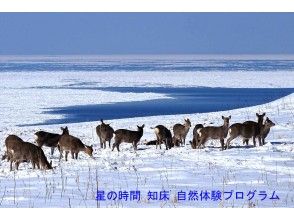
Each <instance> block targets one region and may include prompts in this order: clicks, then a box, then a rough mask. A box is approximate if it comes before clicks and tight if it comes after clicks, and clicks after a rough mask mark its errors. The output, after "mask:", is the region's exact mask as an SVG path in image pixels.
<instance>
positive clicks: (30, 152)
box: [5, 135, 52, 171]
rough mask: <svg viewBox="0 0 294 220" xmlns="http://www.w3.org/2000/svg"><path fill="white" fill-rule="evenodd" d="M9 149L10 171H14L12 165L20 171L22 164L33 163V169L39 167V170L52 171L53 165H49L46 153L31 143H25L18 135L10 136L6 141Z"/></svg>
mask: <svg viewBox="0 0 294 220" xmlns="http://www.w3.org/2000/svg"><path fill="white" fill-rule="evenodd" d="M5 145H6V148H7V158H8V160H9V161H10V171H12V163H13V162H14V163H15V168H16V170H18V167H19V165H20V163H23V162H31V163H32V165H33V169H35V166H36V165H37V167H38V169H46V170H47V169H52V163H49V162H48V160H47V158H46V156H45V154H44V151H43V150H42V149H41V148H40V147H38V146H36V145H34V144H32V143H29V142H24V141H23V140H22V139H21V138H19V137H17V136H16V135H9V136H8V137H7V138H6V140H5Z"/></svg>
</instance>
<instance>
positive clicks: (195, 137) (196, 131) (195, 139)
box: [190, 124, 204, 149]
mask: <svg viewBox="0 0 294 220" xmlns="http://www.w3.org/2000/svg"><path fill="white" fill-rule="evenodd" d="M202 128H204V126H203V124H197V125H195V127H194V129H193V139H192V141H190V144H191V146H192V148H193V149H196V148H197V145H198V142H199V132H200V130H201V129H202Z"/></svg>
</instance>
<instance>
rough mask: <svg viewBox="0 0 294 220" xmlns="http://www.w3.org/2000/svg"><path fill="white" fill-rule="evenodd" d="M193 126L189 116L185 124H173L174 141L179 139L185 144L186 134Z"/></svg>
mask: <svg viewBox="0 0 294 220" xmlns="http://www.w3.org/2000/svg"><path fill="white" fill-rule="evenodd" d="M190 127H191V122H190V120H189V119H188V118H186V119H185V123H184V124H175V125H174V126H173V132H174V138H173V140H174V143H176V142H177V141H179V143H180V144H183V143H184V145H185V144H186V136H187V134H188V132H189V129H190Z"/></svg>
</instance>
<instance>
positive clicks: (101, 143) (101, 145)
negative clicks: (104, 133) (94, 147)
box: [99, 137, 103, 148]
mask: <svg viewBox="0 0 294 220" xmlns="http://www.w3.org/2000/svg"><path fill="white" fill-rule="evenodd" d="M99 140H100V147H101V148H103V142H102V140H101V138H100V137H99Z"/></svg>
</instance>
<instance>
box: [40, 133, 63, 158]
mask: <svg viewBox="0 0 294 220" xmlns="http://www.w3.org/2000/svg"><path fill="white" fill-rule="evenodd" d="M59 138H60V134H54V133H50V132H46V131H38V132H36V133H35V140H36V142H37V145H38V146H39V147H42V146H44V145H45V146H47V147H51V156H52V155H53V154H54V150H55V148H57V144H58V141H59Z"/></svg>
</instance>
